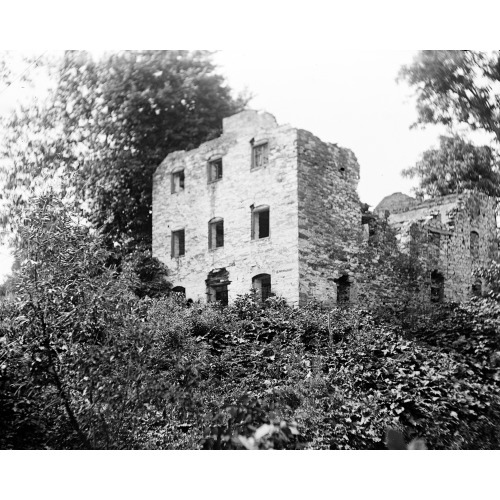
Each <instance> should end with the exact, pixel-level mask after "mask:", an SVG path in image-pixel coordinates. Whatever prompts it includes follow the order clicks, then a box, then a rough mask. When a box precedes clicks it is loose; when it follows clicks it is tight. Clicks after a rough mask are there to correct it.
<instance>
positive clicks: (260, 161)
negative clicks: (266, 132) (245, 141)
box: [252, 142, 268, 168]
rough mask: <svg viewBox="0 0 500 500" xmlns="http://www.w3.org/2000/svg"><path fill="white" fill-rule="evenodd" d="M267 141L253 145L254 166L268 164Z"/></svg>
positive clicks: (258, 166)
mask: <svg viewBox="0 0 500 500" xmlns="http://www.w3.org/2000/svg"><path fill="white" fill-rule="evenodd" d="M267 153H268V147H267V142H265V143H264V144H258V145H256V146H252V168H261V167H265V166H267V161H268V154H267Z"/></svg>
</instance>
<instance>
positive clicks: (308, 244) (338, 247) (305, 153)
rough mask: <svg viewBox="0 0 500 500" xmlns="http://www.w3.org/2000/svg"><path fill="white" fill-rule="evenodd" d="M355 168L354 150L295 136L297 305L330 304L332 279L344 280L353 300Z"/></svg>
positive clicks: (357, 214)
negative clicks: (297, 261) (345, 276)
mask: <svg viewBox="0 0 500 500" xmlns="http://www.w3.org/2000/svg"><path fill="white" fill-rule="evenodd" d="M358 181H359V165H358V162H357V160H356V157H355V156H354V154H353V153H352V151H350V150H348V149H344V148H340V147H338V146H337V145H333V144H327V143H324V142H322V141H321V140H320V139H318V138H317V137H315V136H314V135H313V134H311V133H310V132H307V131H305V130H299V131H298V189H299V206H298V209H299V234H298V236H299V276H300V302H301V303H305V302H306V301H307V300H310V299H312V298H315V299H317V300H319V301H321V302H324V303H326V304H330V305H333V304H335V303H336V301H337V283H336V280H337V279H339V278H340V277H341V276H342V275H348V276H349V277H350V279H349V281H350V284H351V286H350V287H349V288H350V294H349V298H350V301H351V302H354V301H355V286H354V282H353V280H352V268H351V265H352V261H353V259H355V255H356V253H357V248H358V244H359V237H360V235H361V229H362V228H361V211H360V203H359V198H358V195H357V191H356V189H357V185H358Z"/></svg>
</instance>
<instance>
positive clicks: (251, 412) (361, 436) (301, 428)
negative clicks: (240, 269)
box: [0, 197, 500, 449]
mask: <svg viewBox="0 0 500 500" xmlns="http://www.w3.org/2000/svg"><path fill="white" fill-rule="evenodd" d="M18 221H19V225H18V235H19V240H18V257H19V259H20V262H21V267H20V269H19V271H18V273H17V276H16V279H15V282H16V297H15V300H8V301H4V302H2V304H1V307H2V308H1V310H0V313H1V321H0V402H1V406H0V416H1V418H2V423H3V425H2V426H1V427H0V446H1V447H3V448H105V449H111V448H119V449H130V448H146V449H194V448H196V449H197V448H202V449H203V448H204V449H384V448H385V443H384V436H385V433H386V430H387V429H388V428H392V429H396V430H398V431H399V432H401V433H402V435H403V436H404V440H405V441H406V442H408V441H411V440H412V439H414V438H417V437H424V438H425V440H426V443H428V445H429V448H431V449H433V448H434V449H463V448H473V449H476V448H478V449H484V448H497V447H498V446H499V445H500V433H499V432H498V423H499V418H500V406H499V396H500V387H499V373H500V370H499V364H500V363H498V357H496V353H498V351H499V347H498V318H497V317H495V316H492V315H488V312H487V310H486V309H481V307H482V305H481V303H480V302H473V303H471V304H470V305H469V306H467V307H459V306H446V307H443V308H438V309H436V311H435V313H434V314H433V315H431V316H429V317H427V318H426V317H425V316H422V317H421V318H420V320H419V321H418V322H415V324H414V327H413V329H408V328H406V331H405V330H403V329H402V328H401V327H400V326H399V325H400V323H401V321H399V322H397V321H395V319H394V317H392V316H390V315H386V314H378V313H374V312H370V311H364V310H357V309H334V310H332V311H325V310H323V309H322V308H321V307H320V306H319V305H318V304H310V305H308V306H307V307H304V308H300V309H298V308H292V307H289V306H287V305H286V304H285V303H284V301H282V300H281V299H279V298H270V299H268V300H266V301H265V302H260V301H258V300H256V297H255V295H249V296H246V297H240V298H239V299H238V300H236V301H235V303H233V304H232V305H230V306H229V307H227V308H221V307H217V306H211V305H200V304H192V305H190V306H189V305H187V304H186V303H185V301H184V299H183V298H182V297H180V296H176V295H175V294H173V295H172V296H171V297H165V296H160V297H158V298H152V297H150V296H144V297H143V298H139V297H138V296H137V295H136V294H135V293H132V291H131V289H133V285H134V283H135V281H134V278H133V273H128V272H122V273H119V274H118V273H116V272H115V271H114V270H113V269H111V268H110V267H109V266H108V265H106V263H107V260H108V258H109V253H108V251H107V250H105V247H104V245H103V241H102V238H101V237H100V235H99V234H98V233H94V232H93V231H91V230H90V229H89V228H88V227H87V226H85V225H83V224H82V223H81V221H79V220H78V218H76V217H75V216H74V215H73V214H72V213H71V212H68V210H67V208H66V207H65V206H64V205H63V204H61V203H60V202H58V201H57V200H56V199H53V198H50V197H43V198H40V199H37V200H34V201H33V202H32V204H31V208H30V210H29V211H27V212H26V213H23V214H21V216H20V217H19V219H18ZM478 311H482V312H481V313H479V312H478ZM328 325H330V328H328Z"/></svg>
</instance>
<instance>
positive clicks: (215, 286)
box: [205, 267, 231, 306]
mask: <svg viewBox="0 0 500 500" xmlns="http://www.w3.org/2000/svg"><path fill="white" fill-rule="evenodd" d="M205 283H206V285H207V301H208V302H219V303H221V304H222V305H225V306H227V304H228V303H229V291H228V286H229V285H230V284H231V282H230V281H229V272H228V271H227V270H226V268H224V267H223V268H222V269H219V270H214V271H211V272H210V273H209V274H208V276H207V279H206V280H205Z"/></svg>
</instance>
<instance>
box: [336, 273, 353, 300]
mask: <svg viewBox="0 0 500 500" xmlns="http://www.w3.org/2000/svg"><path fill="white" fill-rule="evenodd" d="M335 283H336V284H337V304H339V305H345V304H348V303H349V302H350V300H351V283H350V282H349V276H347V274H344V275H343V276H341V277H340V278H338V279H336V280H335Z"/></svg>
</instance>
